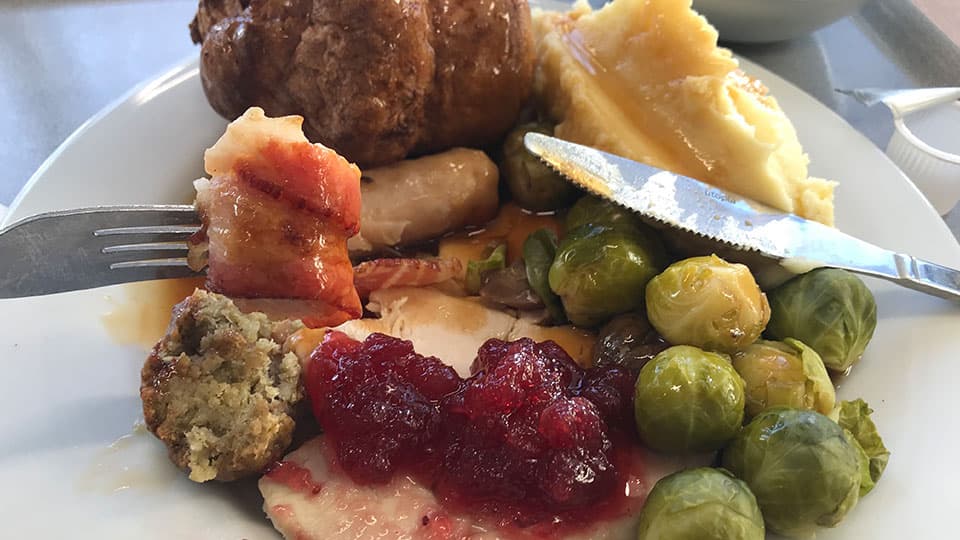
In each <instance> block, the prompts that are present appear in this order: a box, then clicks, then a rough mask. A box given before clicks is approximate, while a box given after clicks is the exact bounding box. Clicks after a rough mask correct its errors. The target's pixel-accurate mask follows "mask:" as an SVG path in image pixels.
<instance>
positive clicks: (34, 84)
mask: <svg viewBox="0 0 960 540" xmlns="http://www.w3.org/2000/svg"><path fill="white" fill-rule="evenodd" d="M699 1H704V0H699ZM763 1H764V2H772V3H776V2H777V0H763ZM592 3H593V4H595V5H597V4H602V2H596V1H594V2H592ZM957 4H958V2H957V0H868V1H867V2H866V3H865V4H863V6H862V7H861V8H859V10H858V11H856V12H854V13H853V15H850V16H847V17H844V18H841V19H840V20H838V21H836V22H834V23H832V24H830V25H828V26H826V27H824V28H821V29H820V30H817V31H815V32H813V33H812V34H809V35H805V36H802V37H799V38H795V39H792V40H788V41H782V42H777V43H764V44H737V43H729V42H728V43H725V44H726V45H727V46H729V47H730V48H732V49H733V50H734V52H736V53H737V54H740V55H742V56H744V57H746V58H749V59H751V60H753V61H755V62H757V63H759V64H761V65H763V66H764V67H766V68H768V69H770V70H772V71H774V72H775V73H777V74H779V75H781V76H782V77H784V78H786V79H787V80H789V81H791V82H793V83H794V84H796V85H797V86H799V87H800V88H802V89H804V90H805V91H807V92H808V93H810V94H812V95H813V96H814V97H816V98H817V99H818V100H820V101H821V102H823V103H824V104H825V105H827V106H828V107H830V108H832V109H833V110H835V111H836V112H837V113H839V114H840V115H841V116H843V117H844V118H845V119H846V120H847V121H848V122H849V123H850V124H852V125H853V126H854V127H855V128H857V129H858V130H860V131H861V132H862V133H864V134H865V135H866V136H867V137H869V138H870V139H871V140H872V141H873V142H874V143H875V144H876V145H877V146H879V147H880V148H885V147H886V145H887V142H888V141H889V140H890V137H891V134H892V132H893V124H892V121H891V116H890V113H889V111H887V110H886V109H885V108H884V107H882V106H877V107H872V108H867V107H864V106H863V105H861V104H859V103H857V102H855V101H854V100H852V99H851V98H848V97H846V96H843V95H840V94H837V93H836V92H835V91H834V89H835V88H863V87H880V88H913V87H927V86H960V10H958V9H957V8H958V7H960V6H958V5H957ZM196 6H197V2H196V0H113V1H111V0H100V1H68V0H59V1H56V0H54V1H45V0H29V1H27V0H20V1H17V0H14V1H9V0H8V1H4V2H0V73H2V75H0V103H2V104H3V107H0V141H2V143H3V144H0V163H3V168H2V172H0V204H10V202H11V201H12V200H13V198H14V197H15V196H16V194H17V192H18V191H19V190H20V188H21V187H22V186H23V184H24V183H25V182H26V181H27V179H28V178H29V177H30V175H31V174H32V173H33V172H34V171H35V170H36V168H37V167H38V166H39V165H40V164H41V163H42V162H43V160H44V159H45V158H46V157H47V156H48V155H49V154H50V152H52V151H53V150H54V149H55V148H56V147H57V146H58V145H59V144H60V143H61V142H62V141H63V140H64V138H66V137H67V136H68V135H69V134H70V133H71V132H72V131H73V130H74V129H76V128H77V127H78V126H79V125H80V124H82V123H83V122H84V121H85V120H87V119H88V118H89V117H90V116H91V115H93V114H95V113H96V112H97V111H99V110H100V109H102V108H103V107H105V106H107V105H108V104H110V103H112V102H113V101H115V100H117V99H118V98H120V97H121V96H122V95H124V94H125V93H126V92H127V91H128V90H129V89H130V88H132V87H133V86H135V85H137V84H138V83H140V82H142V81H144V80H146V79H149V78H151V77H153V76H155V75H158V74H160V73H163V72H164V71H166V70H167V69H169V68H171V67H173V66H174V65H176V64H177V63H179V62H181V61H183V60H184V59H186V58H188V57H190V56H192V55H196V54H197V53H198V49H197V48H196V47H195V46H194V45H193V44H192V43H191V42H190V36H189V32H188V30H187V24H188V23H189V22H190V20H191V19H192V17H193V14H194V12H195V10H196ZM723 38H724V35H723V34H722V33H721V39H723ZM184 129H189V126H184ZM118 136H122V134H118ZM103 160H104V165H105V166H107V167H108V166H109V161H110V156H103ZM958 182H960V179H958ZM946 219H947V222H948V224H949V225H950V226H951V228H952V229H953V231H954V232H955V233H960V210H958V209H956V208H955V209H954V210H953V211H952V212H951V213H950V214H948V215H947V218H946Z"/></svg>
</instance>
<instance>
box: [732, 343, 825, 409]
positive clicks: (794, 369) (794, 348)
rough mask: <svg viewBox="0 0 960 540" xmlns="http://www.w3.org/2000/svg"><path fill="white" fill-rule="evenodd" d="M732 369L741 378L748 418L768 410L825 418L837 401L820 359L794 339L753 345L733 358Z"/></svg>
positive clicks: (815, 352)
mask: <svg viewBox="0 0 960 540" xmlns="http://www.w3.org/2000/svg"><path fill="white" fill-rule="evenodd" d="M733 368H734V369H736V370H737V373H739V374H740V376H741V377H743V382H744V384H745V388H746V392H747V417H748V418H750V417H753V416H756V415H758V414H760V413H761V412H762V411H763V410H764V409H767V408H769V407H791V408H794V409H811V410H814V411H817V412H819V413H821V414H829V413H830V411H832V410H833V405H834V403H835V402H836V400H837V396H836V392H835V390H834V388H833V381H831V380H830V375H829V374H827V369H826V368H825V367H823V360H821V359H820V355H818V354H817V351H814V350H813V349H811V348H810V347H807V346H806V345H804V344H803V343H801V342H800V341H797V340H795V339H790V338H787V339H785V340H783V341H782V342H780V341H764V340H760V341H757V342H756V343H754V344H752V345H750V346H749V347H747V348H746V349H744V350H742V351H740V352H738V353H737V354H736V355H734V357H733Z"/></svg>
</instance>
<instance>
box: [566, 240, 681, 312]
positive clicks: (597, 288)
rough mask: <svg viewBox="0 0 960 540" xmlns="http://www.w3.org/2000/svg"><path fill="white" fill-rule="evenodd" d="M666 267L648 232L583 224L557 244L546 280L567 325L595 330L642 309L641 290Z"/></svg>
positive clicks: (657, 241)
mask: <svg viewBox="0 0 960 540" xmlns="http://www.w3.org/2000/svg"><path fill="white" fill-rule="evenodd" d="M665 264H666V254H665V252H664V250H663V245H662V244H660V239H659V238H657V237H656V236H655V235H654V234H653V233H652V232H651V231H648V230H646V229H641V228H633V227H630V228H626V229H623V230H621V229H612V228H610V227H607V226H592V225H584V226H582V227H578V228H577V229H574V230H573V231H571V232H570V233H569V234H568V235H567V236H566V237H565V238H564V239H563V240H562V241H561V242H560V247H559V249H558V250H557V256H556V257H555V258H554V260H553V264H552V265H551V266H550V273H549V275H548V281H549V283H550V288H551V289H552V290H553V292H555V293H557V295H558V296H560V299H561V300H562V301H563V307H564V310H565V311H566V313H567V318H568V319H570V322H572V323H573V324H575V325H577V326H585V327H592V326H599V325H601V324H603V323H605V322H606V321H608V320H610V319H611V318H612V317H613V316H614V315H618V314H620V313H626V312H628V311H633V310H635V309H637V308H639V307H640V306H642V305H643V291H644V287H646V285H647V282H648V281H650V278H652V277H653V276H655V275H656V274H657V273H658V272H660V270H661V269H662V268H663V267H664V266H665Z"/></svg>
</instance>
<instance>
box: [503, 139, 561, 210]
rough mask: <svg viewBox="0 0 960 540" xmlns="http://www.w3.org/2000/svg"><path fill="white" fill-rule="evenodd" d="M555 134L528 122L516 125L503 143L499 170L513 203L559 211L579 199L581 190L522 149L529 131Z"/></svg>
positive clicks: (524, 206) (528, 207)
mask: <svg viewBox="0 0 960 540" xmlns="http://www.w3.org/2000/svg"><path fill="white" fill-rule="evenodd" d="M531 131H533V132H536V133H543V134H544V135H553V129H552V128H551V127H550V126H547V125H545V124H540V123H529V124H523V125H521V126H517V127H516V128H514V129H513V131H511V132H510V134H509V135H507V138H506V140H505V141H504V143H503V159H502V161H501V163H500V170H501V171H502V172H503V176H504V177H505V178H506V181H507V186H508V187H509V188H510V193H511V194H512V195H513V200H515V201H517V203H518V204H519V205H520V206H522V207H523V208H526V209H527V210H533V211H535V212H542V211H545V210H557V209H559V208H564V207H566V206H569V205H570V203H572V202H573V201H575V200H576V199H577V197H578V196H580V190H579V189H577V187H576V186H575V185H573V184H571V183H570V182H568V181H566V180H564V179H563V177H561V176H560V175H559V174H557V173H556V172H554V171H553V170H552V169H551V168H550V167H548V166H547V165H544V163H543V162H542V161H540V159H539V158H537V157H536V156H534V155H532V154H530V152H527V149H526V147H524V146H523V136H524V135H526V134H527V133H529V132H531Z"/></svg>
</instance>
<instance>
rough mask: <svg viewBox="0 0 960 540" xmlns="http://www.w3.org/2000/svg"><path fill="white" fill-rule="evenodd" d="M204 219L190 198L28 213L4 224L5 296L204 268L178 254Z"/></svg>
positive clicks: (0, 293)
mask: <svg viewBox="0 0 960 540" xmlns="http://www.w3.org/2000/svg"><path fill="white" fill-rule="evenodd" d="M199 221H200V220H199V218H198V217H197V215H196V212H195V211H194V209H193V207H192V206H187V205H141V206H121V207H117V206H112V207H111V206H105V207H95V208H82V209H77V210H69V211H62V212H50V213H46V214H40V215H37V216H32V217H29V218H26V219H24V220H22V221H19V222H17V223H15V224H13V225H11V226H9V227H7V228H5V229H2V230H0V262H2V264H0V298H17V297H23V296H34V295H40V294H51V293H56V292H63V291H73V290H80V289H89V288H94V287H100V286H104V285H112V284H116V283H125V282H131V281H143V280H149V279H164V278H173V277H185V276H197V275H201V274H199V273H196V272H193V271H192V270H190V269H189V268H188V267H187V266H186V259H184V258H176V256H177V255H180V254H181V253H182V252H184V251H185V250H186V248H187V244H186V242H185V240H186V236H189V235H191V234H193V233H194V232H196V231H197V230H198V229H199V225H198V222H199ZM135 258H136V259H139V260H131V259H135ZM111 268H113V269H111Z"/></svg>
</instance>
